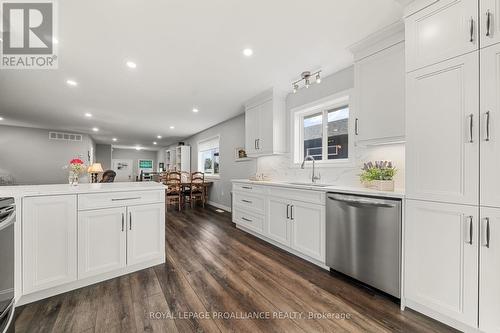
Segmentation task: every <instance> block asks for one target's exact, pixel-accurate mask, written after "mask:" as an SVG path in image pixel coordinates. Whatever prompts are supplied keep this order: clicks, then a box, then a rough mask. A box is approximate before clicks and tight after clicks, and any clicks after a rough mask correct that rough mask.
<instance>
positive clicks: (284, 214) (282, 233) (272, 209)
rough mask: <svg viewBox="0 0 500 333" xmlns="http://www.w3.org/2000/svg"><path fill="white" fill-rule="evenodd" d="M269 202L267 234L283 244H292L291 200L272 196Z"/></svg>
mask: <svg viewBox="0 0 500 333" xmlns="http://www.w3.org/2000/svg"><path fill="white" fill-rule="evenodd" d="M267 202H268V203H267V207H268V211H267V233H266V236H267V237H269V238H271V239H272V240H275V241H276V242H279V243H281V244H283V245H286V246H290V245H291V243H290V232H291V231H290V222H289V220H290V200H288V199H285V198H279V197H272V196H270V197H269V198H268V200H267Z"/></svg>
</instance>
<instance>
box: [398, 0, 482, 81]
mask: <svg viewBox="0 0 500 333" xmlns="http://www.w3.org/2000/svg"><path fill="white" fill-rule="evenodd" d="M481 1H484V0H481ZM478 38H479V34H478V0H441V1H437V2H435V3H433V4H432V5H430V6H428V7H426V8H424V9H422V10H420V11H418V12H417V13H415V14H413V15H411V16H409V17H408V18H407V19H406V38H405V39H406V68H407V71H408V72H410V71H413V70H416V69H419V68H422V67H425V66H428V65H432V64H435V63H438V62H441V61H444V60H448V59H451V58H453V57H456V56H459V55H463V54H466V53H468V52H471V51H474V50H477V49H478V48H479V43H478Z"/></svg>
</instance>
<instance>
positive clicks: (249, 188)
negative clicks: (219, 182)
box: [241, 186, 252, 190]
mask: <svg viewBox="0 0 500 333" xmlns="http://www.w3.org/2000/svg"><path fill="white" fill-rule="evenodd" d="M241 188H244V189H245V190H251V189H252V187H250V186H242V187H241Z"/></svg>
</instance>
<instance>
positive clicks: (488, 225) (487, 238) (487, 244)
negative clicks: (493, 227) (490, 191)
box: [484, 217, 490, 248]
mask: <svg viewBox="0 0 500 333" xmlns="http://www.w3.org/2000/svg"><path fill="white" fill-rule="evenodd" d="M485 220H486V244H485V245H484V246H486V247H487V248H490V218H489V217H487V218H485Z"/></svg>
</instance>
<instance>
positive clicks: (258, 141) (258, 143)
mask: <svg viewBox="0 0 500 333" xmlns="http://www.w3.org/2000/svg"><path fill="white" fill-rule="evenodd" d="M257 149H258V150H260V139H257Z"/></svg>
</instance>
